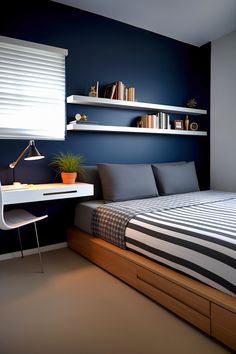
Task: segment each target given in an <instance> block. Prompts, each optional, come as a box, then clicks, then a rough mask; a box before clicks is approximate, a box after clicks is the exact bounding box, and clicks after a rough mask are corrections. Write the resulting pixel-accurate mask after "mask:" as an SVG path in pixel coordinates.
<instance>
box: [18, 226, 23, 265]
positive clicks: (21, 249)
mask: <svg viewBox="0 0 236 354" xmlns="http://www.w3.org/2000/svg"><path fill="white" fill-rule="evenodd" d="M17 230H18V239H19V244H20V251H21V258H24V255H23V248H22V242H21V236H20V228H19V227H18V229H17Z"/></svg>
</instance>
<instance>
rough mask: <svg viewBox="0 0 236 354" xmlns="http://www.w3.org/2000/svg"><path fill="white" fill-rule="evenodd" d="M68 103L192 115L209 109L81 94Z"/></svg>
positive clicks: (68, 99)
mask: <svg viewBox="0 0 236 354" xmlns="http://www.w3.org/2000/svg"><path fill="white" fill-rule="evenodd" d="M67 103H73V104H80V105H87V106H100V107H110V108H123V109H133V110H139V111H142V110H145V111H161V112H167V113H177V114H178V113H183V114H190V115H200V114H207V111H206V110H205V109H195V108H188V107H177V106H167V105H162V104H154V103H144V102H136V101H135V102H133V101H123V100H113V99H109V98H100V97H90V96H80V95H72V96H69V97H67Z"/></svg>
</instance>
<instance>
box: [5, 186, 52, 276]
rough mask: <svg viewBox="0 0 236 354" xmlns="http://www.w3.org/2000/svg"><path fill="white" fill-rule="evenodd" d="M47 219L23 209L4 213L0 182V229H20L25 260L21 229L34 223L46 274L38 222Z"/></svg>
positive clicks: (40, 258)
mask: <svg viewBox="0 0 236 354" xmlns="http://www.w3.org/2000/svg"><path fill="white" fill-rule="evenodd" d="M45 218H47V215H43V216H35V215H33V214H31V213H29V212H28V211H26V210H23V209H14V210H10V211H6V212H4V200H3V195H2V186H1V181H0V229H1V230H12V229H18V237H19V243H20V249H21V257H22V258H23V249H22V243H21V236H20V227H22V226H24V225H28V224H31V223H34V229H35V236H36V241H37V246H38V254H39V260H40V267H41V272H42V273H43V272H44V270H43V262H42V257H41V252H40V246H39V239H38V231H37V226H36V221H39V220H42V219H45Z"/></svg>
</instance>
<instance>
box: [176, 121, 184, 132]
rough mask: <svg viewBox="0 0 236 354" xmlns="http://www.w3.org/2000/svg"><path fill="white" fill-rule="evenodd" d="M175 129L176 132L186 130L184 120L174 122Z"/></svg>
mask: <svg viewBox="0 0 236 354" xmlns="http://www.w3.org/2000/svg"><path fill="white" fill-rule="evenodd" d="M174 129H175V130H183V129H184V121H183V120H174Z"/></svg>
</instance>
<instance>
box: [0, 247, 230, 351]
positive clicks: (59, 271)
mask: <svg viewBox="0 0 236 354" xmlns="http://www.w3.org/2000/svg"><path fill="white" fill-rule="evenodd" d="M43 260H44V267H45V273H44V274H42V273H40V272H39V269H40V268H39V261H38V257H37V255H33V256H27V257H25V258H24V259H23V260H22V259H21V258H17V259H13V260H8V261H2V262H0V281H1V283H0V284H1V285H0V354H174V353H176V354H195V353H196V354H226V353H232V352H231V351H230V350H228V349H227V348H225V347H223V346H221V345H220V344H219V343H217V342H216V341H214V340H212V339H210V338H208V337H207V336H205V335H204V334H202V333H201V332H200V331H198V330H197V329H195V328H194V327H191V326H190V325H189V324H187V323H185V322H184V321H182V320H180V319H178V318H177V317H176V316H174V315H173V314H171V313H170V312H168V311H167V310H165V309H164V308H162V307H160V306H158V305H157V304H155V303H154V302H152V301H151V300H149V299H148V298H146V297H145V296H143V295H142V294H140V293H138V292H137V291H135V290H134V289H132V288H131V287H129V286H128V285H126V284H124V283H122V282H121V281H119V280H118V279H116V278H114V277H113V276H111V275H110V274H108V273H106V272H105V271H103V270H102V269H100V268H98V267H96V266H95V265H92V264H91V263H89V262H88V261H87V260H85V259H83V258H82V257H80V256H79V255H77V254H76V253H74V252H73V251H71V250H69V249H67V248H65V249H60V250H57V251H51V252H47V253H44V254H43Z"/></svg>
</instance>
